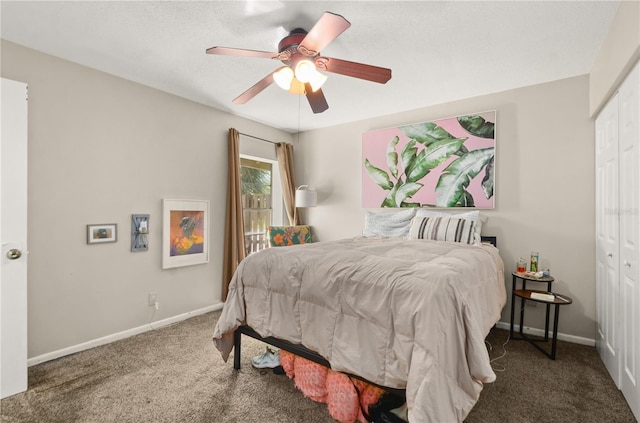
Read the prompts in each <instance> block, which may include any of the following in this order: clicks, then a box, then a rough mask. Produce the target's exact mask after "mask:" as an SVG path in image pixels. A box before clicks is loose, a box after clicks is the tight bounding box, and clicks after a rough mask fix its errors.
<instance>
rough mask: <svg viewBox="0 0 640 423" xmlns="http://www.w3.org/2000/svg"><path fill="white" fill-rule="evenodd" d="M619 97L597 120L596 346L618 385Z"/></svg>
mask: <svg viewBox="0 0 640 423" xmlns="http://www.w3.org/2000/svg"><path fill="white" fill-rule="evenodd" d="M618 229H619V228H618V98H617V96H614V97H613V98H612V99H611V100H610V101H609V103H608V104H607V105H606V106H605V107H604V109H603V110H602V112H601V113H600V115H599V116H598V118H597V119H596V320H597V323H598V326H597V333H596V348H597V350H598V352H599V353H600V357H601V358H602V361H603V362H604V364H605V366H606V367H607V369H608V370H609V373H610V374H611V377H612V378H613V381H614V382H615V384H616V386H618V387H619V386H620V384H619V380H620V377H619V375H620V370H619V369H620V363H619V359H618V348H617V346H618V343H617V336H618V332H617V327H618V325H617V322H618V315H617V309H618V298H619V286H618V274H619V255H618V243H619V239H618V234H619V231H618Z"/></svg>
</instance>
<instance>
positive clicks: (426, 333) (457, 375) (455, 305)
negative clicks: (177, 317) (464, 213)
mask: <svg viewBox="0 0 640 423" xmlns="http://www.w3.org/2000/svg"><path fill="white" fill-rule="evenodd" d="M503 272H504V267H503V262H502V260H501V259H500V256H499V255H498V250H497V249H495V248H494V247H492V246H489V245H483V246H482V247H477V246H471V245H466V244H459V243H450V242H441V241H426V240H406V239H399V238H386V239H383V238H362V237H358V238H353V239H345V240H340V241H329V242H318V243H313V244H305V245H296V246H290V247H286V248H269V249H266V250H263V251H260V252H258V253H256V254H253V255H251V256H249V257H247V258H246V259H245V260H243V261H242V262H241V263H240V266H239V267H238V269H237V271H236V273H235V275H234V277H233V279H232V281H231V285H230V289H229V295H228V298H227V301H226V303H225V305H224V309H223V311H222V314H221V316H220V319H219V321H218V323H217V325H216V328H215V331H214V338H213V341H214V344H215V346H216V347H217V348H218V350H220V352H221V354H222V358H223V359H224V360H225V361H226V360H227V359H228V357H229V353H230V352H231V349H232V347H233V331H234V330H235V329H236V328H237V327H238V326H239V325H242V324H248V325H249V326H251V327H252V328H253V329H255V331H256V332H258V333H259V334H260V335H262V336H275V337H278V338H281V339H285V340H287V341H290V342H293V343H300V344H303V345H305V346H306V347H307V348H309V349H311V350H314V351H316V352H318V353H319V354H321V355H322V356H324V357H325V358H326V359H327V360H328V361H329V362H330V363H331V367H332V368H333V369H334V370H338V371H344V372H348V373H352V374H355V375H358V376H361V377H364V378H366V379H367V380H370V381H371V382H374V383H376V384H379V385H383V386H388V387H392V388H406V392H407V405H408V408H409V421H410V422H412V423H420V422H461V421H463V420H464V418H465V417H466V416H467V414H468V413H469V411H470V410H471V408H472V407H473V406H474V404H475V403H476V402H477V400H478V397H479V395H480V391H481V390H482V386H483V383H485V382H492V381H494V380H495V377H496V376H495V373H494V372H493V370H492V369H491V365H490V362H489V356H488V353H487V349H486V346H485V344H484V338H485V337H486V335H487V334H488V332H489V330H490V329H491V327H492V326H493V325H494V324H495V323H496V322H497V321H498V320H499V318H500V313H501V310H502V308H503V307H504V305H505V303H506V292H505V282H504V275H503Z"/></svg>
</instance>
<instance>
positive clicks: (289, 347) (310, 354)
mask: <svg viewBox="0 0 640 423" xmlns="http://www.w3.org/2000/svg"><path fill="white" fill-rule="evenodd" d="M482 242H488V243H490V244H491V245H493V246H494V247H495V246H496V237H495V236H483V237H482ZM242 335H247V336H250V337H251V338H254V339H257V340H258V341H262V342H264V343H266V344H269V345H273V346H274V347H276V348H280V349H282V350H285V351H288V352H290V353H292V354H295V355H297V356H300V357H303V358H306V359H307V360H311V361H313V362H314V363H318V364H320V365H321V366H325V367H327V368H329V369H330V368H331V364H330V363H329V361H327V360H326V359H325V358H324V357H322V356H321V355H320V354H318V353H317V352H315V351H312V350H310V349H308V348H306V347H305V346H304V345H301V344H293V343H291V342H289V341H285V340H283V339H279V338H274V337H273V336H267V337H262V336H260V334H258V332H256V331H255V330H253V329H252V328H251V327H250V326H248V325H242V326H240V327H238V329H236V331H235V332H234V334H233V349H234V353H233V368H234V369H236V370H240V349H241V344H242V342H241V340H242ZM347 376H349V377H353V378H356V379H360V380H362V381H364V382H367V383H370V384H372V385H375V386H378V387H379V388H382V389H384V390H385V391H387V392H390V393H392V394H395V395H399V396H404V395H405V390H404V389H398V388H389V387H387V386H381V385H378V384H375V383H372V382H370V381H368V380H366V379H364V378H362V377H360V376H357V375H353V374H347Z"/></svg>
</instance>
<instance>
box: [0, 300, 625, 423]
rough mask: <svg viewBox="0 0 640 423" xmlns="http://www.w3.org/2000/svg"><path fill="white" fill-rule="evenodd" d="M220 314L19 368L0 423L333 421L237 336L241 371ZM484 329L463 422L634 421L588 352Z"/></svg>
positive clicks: (253, 344) (0, 406)
mask: <svg viewBox="0 0 640 423" xmlns="http://www.w3.org/2000/svg"><path fill="white" fill-rule="evenodd" d="M219 316H220V312H219V311H217V312H212V313H207V314H204V315H201V316H196V317H193V318H190V319H188V320H185V321H183V322H180V323H176V324H174V325H171V326H167V327H164V328H161V329H158V330H154V331H151V332H146V333H143V334H140V335H136V336H133V337H131V338H127V339H124V340H121V341H117V342H113V343H111V344H108V345H104V346H100V347H96V348H93V349H90V350H86V351H83V352H80V353H77V354H73V355H69V356H66V357H62V358H59V359H56V360H52V361H49V362H45V363H42V364H38V365H35V366H32V367H30V368H29V389H28V390H27V391H26V392H24V393H21V394H17V395H14V396H12V397H9V398H5V399H3V400H2V401H0V414H1V417H2V420H1V421H2V422H3V423H111V422H113V423H116V422H117V423H129V422H132V423H133V422H135V423H142V422H154V423H161V422H167V423H182V422H185V423H187V422H189V423H191V422H194V423H197V422H202V423H204V422H207V423H213V422H215V423H236V422H237V423H240V422H242V423H253V422H255V423H258V422H259V423H272V422H273V423H280V422H282V423H333V422H334V420H333V419H332V418H331V416H330V415H329V413H328V411H327V406H326V405H325V404H319V403H315V402H314V401H312V400H309V399H307V398H305V397H304V396H303V395H302V393H301V392H300V391H298V389H296V387H295V385H294V383H293V381H292V380H290V379H289V378H287V377H286V376H283V375H276V374H274V373H273V372H272V371H271V370H258V369H254V368H253V367H251V357H253V356H255V355H258V354H261V353H262V352H263V351H264V344H262V343H260V342H258V341H256V340H254V339H251V338H248V337H243V341H242V366H243V367H242V369H241V370H240V371H234V370H233V363H232V359H231V358H230V359H229V362H227V363H224V362H223V361H222V359H221V357H220V354H219V353H218V351H217V350H216V349H215V348H214V346H213V343H212V341H211V336H212V334H213V328H214V326H215V324H216V322H217V320H218V318H219ZM507 338H508V332H507V331H504V330H500V329H494V330H492V331H491V333H490V334H489V336H488V337H487V346H488V348H490V351H489V353H490V356H491V357H492V359H494V361H493V366H494V368H495V369H496V374H497V380H496V382H494V383H491V384H486V385H485V387H484V390H483V391H482V394H481V396H480V400H479V401H478V403H477V404H476V406H475V407H474V408H473V410H472V411H471V413H470V414H469V416H468V418H467V419H466V420H465V422H466V423H478V422H483V423H487V422H514V423H518V422H522V423H525V422H535V423H542V422H580V423H590V422H594V423H596V422H597V423H601V422H610V423H614V422H620V423H622V422H636V420H635V418H634V417H633V414H632V413H631V411H630V409H629V407H628V405H627V403H626V402H625V400H624V398H623V396H622V394H621V392H620V391H619V390H617V389H616V387H615V385H614V384H613V381H612V380H611V378H610V377H609V376H608V374H607V371H606V369H605V368H604V365H603V364H602V362H601V361H600V358H599V356H598V353H597V352H596V350H595V348H593V347H587V346H584V345H577V344H571V343H567V342H562V341H559V342H558V350H557V357H556V360H555V361H553V360H550V359H548V358H547V357H545V356H544V355H542V354H541V353H540V352H539V351H538V350H536V349H535V348H534V347H533V346H531V345H530V344H529V343H527V342H523V341H513V340H512V341H509V342H507V343H506V345H504V347H503V344H505V342H506V341H507Z"/></svg>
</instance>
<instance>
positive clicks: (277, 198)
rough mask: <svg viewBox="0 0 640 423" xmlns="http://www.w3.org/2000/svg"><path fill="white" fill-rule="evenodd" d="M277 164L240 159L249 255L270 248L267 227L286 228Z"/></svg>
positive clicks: (263, 160) (245, 229) (245, 237)
mask: <svg viewBox="0 0 640 423" xmlns="http://www.w3.org/2000/svg"><path fill="white" fill-rule="evenodd" d="M277 170H278V166H277V165H276V163H275V162H272V161H270V160H266V159H259V158H255V157H249V156H241V157H240V180H241V190H242V215H243V220H244V239H245V247H246V252H247V255H249V254H251V253H255V252H257V251H260V250H262V249H264V248H267V247H268V240H267V236H266V231H267V226H269V225H280V224H282V190H281V189H280V175H279V174H278V171H277Z"/></svg>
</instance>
